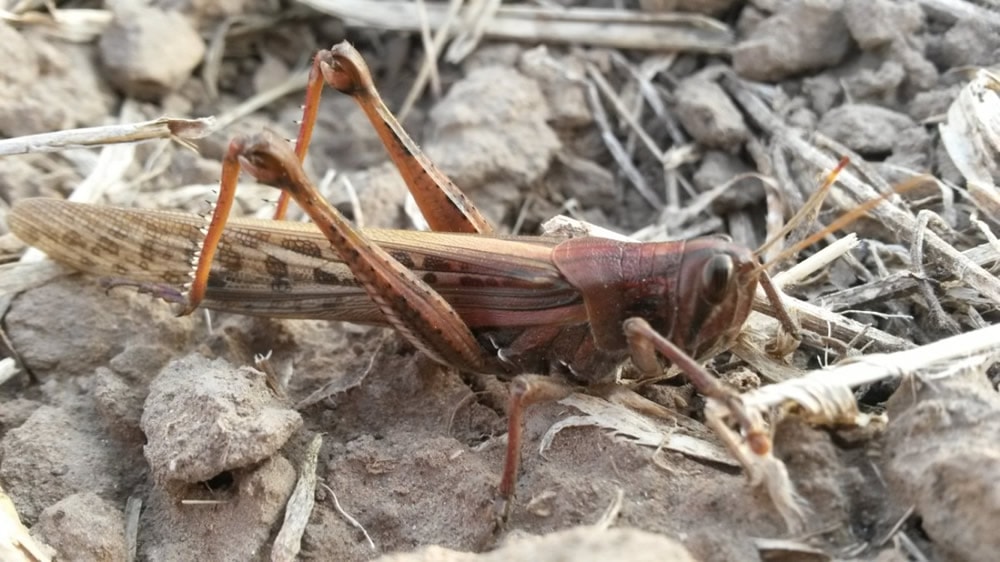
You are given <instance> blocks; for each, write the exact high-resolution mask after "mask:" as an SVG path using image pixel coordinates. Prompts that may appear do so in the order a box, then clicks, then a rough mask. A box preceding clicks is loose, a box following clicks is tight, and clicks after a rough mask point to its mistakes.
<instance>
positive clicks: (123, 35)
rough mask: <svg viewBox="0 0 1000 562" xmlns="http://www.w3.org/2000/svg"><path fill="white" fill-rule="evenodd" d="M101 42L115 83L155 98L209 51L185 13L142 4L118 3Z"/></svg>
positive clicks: (177, 82)
mask: <svg viewBox="0 0 1000 562" xmlns="http://www.w3.org/2000/svg"><path fill="white" fill-rule="evenodd" d="M98 46H99V48H100V54H101V61H102V62H103V64H104V67H105V69H107V75H108V78H109V79H110V80H111V82H112V83H113V84H114V85H115V86H116V87H117V88H118V89H120V90H121V91H123V92H124V93H125V94H126V95H128V96H131V97H135V98H138V99H142V100H150V101H156V100H158V99H160V98H162V97H163V96H165V95H166V94H167V93H168V92H170V91H172V90H176V89H177V88H179V87H180V86H181V84H183V83H184V81H185V80H187V79H188V78H189V77H190V76H191V71H193V70H194V68H195V67H196V66H198V65H199V64H200V63H201V61H202V59H203V58H204V56H205V42H204V41H203V40H202V38H201V35H199V34H198V30H196V29H195V28H194V26H193V25H191V22H189V21H188V19H187V18H186V17H184V15H182V14H181V13H179V12H165V11H163V10H161V9H159V8H154V7H149V6H141V5H129V6H128V7H124V6H119V8H118V9H117V10H115V18H114V20H113V21H112V24H111V26H110V27H108V29H107V31H105V32H104V33H103V34H102V35H101V39H100V42H99V43H98ZM168 53H169V54H168Z"/></svg>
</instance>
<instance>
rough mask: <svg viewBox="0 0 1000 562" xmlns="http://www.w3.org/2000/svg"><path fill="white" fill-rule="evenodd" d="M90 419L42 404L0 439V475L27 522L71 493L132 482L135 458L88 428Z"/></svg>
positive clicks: (105, 490) (108, 490) (110, 491)
mask: <svg viewBox="0 0 1000 562" xmlns="http://www.w3.org/2000/svg"><path fill="white" fill-rule="evenodd" d="M93 418H94V416H87V415H85V414H83V413H80V412H76V413H74V414H70V413H69V412H68V411H66V410H63V409H59V408H54V407H52V406H42V407H41V408H38V409H37V410H35V412H34V413H33V414H32V415H31V417H30V418H28V421H26V422H24V424H22V425H21V426H20V427H18V428H15V429H12V430H11V431H9V432H8V433H7V435H5V436H4V438H3V441H2V442H0V451H2V455H0V458H2V459H3V464H0V480H2V481H3V483H4V489H5V490H6V491H7V493H8V494H9V495H10V497H11V498H13V500H14V504H15V505H16V506H17V508H18V512H19V513H20V514H21V516H22V518H23V519H24V520H25V521H26V522H27V523H29V524H30V523H32V522H34V521H35V519H36V518H37V517H38V516H39V514H40V513H41V512H42V510H44V509H45V508H47V507H49V506H51V505H52V504H54V503H56V502H57V501H59V500H62V499H63V498H65V497H67V496H70V495H72V494H75V493H78V492H91V493H95V494H98V495H100V496H102V497H109V496H113V495H114V494H115V493H119V492H120V491H121V490H123V489H128V488H130V487H131V486H132V485H134V483H131V482H130V480H132V479H134V477H135V476H136V475H137V473H136V470H137V469H136V466H135V465H136V464H137V463H135V462H133V461H134V460H137V459H138V457H135V458H133V457H132V455H130V454H128V453H127V452H126V451H124V450H122V449H120V448H119V447H117V446H116V445H115V443H114V442H113V441H112V440H109V439H108V438H107V436H106V435H104V434H101V433H97V432H96V431H94V429H95V425H94V423H93ZM127 475H130V476H127Z"/></svg>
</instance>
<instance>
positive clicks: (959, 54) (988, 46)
mask: <svg viewBox="0 0 1000 562" xmlns="http://www.w3.org/2000/svg"><path fill="white" fill-rule="evenodd" d="M931 50H932V51H933V52H934V54H933V55H932V57H931V58H932V60H933V61H934V62H935V63H936V64H937V65H938V66H939V67H940V68H954V67H961V66H990V65H992V64H994V63H995V62H996V59H997V53H998V52H1000V37H998V36H997V33H996V30H995V29H994V28H993V27H991V26H990V24H989V23H988V22H982V21H977V20H975V19H972V18H966V19H961V20H959V21H958V22H957V23H956V24H955V25H954V26H952V28H951V29H949V30H948V31H947V32H946V33H945V34H944V35H943V36H941V37H940V38H939V42H938V44H937V48H935V49H931Z"/></svg>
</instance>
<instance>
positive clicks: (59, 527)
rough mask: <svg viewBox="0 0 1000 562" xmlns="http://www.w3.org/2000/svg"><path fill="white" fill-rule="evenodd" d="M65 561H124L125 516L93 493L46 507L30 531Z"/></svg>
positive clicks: (76, 495) (74, 495)
mask: <svg viewBox="0 0 1000 562" xmlns="http://www.w3.org/2000/svg"><path fill="white" fill-rule="evenodd" d="M31 532H32V533H38V535H40V536H41V538H42V539H43V540H44V541H45V542H46V543H48V544H49V545H50V546H52V547H53V548H55V549H56V551H58V552H59V553H60V555H61V557H65V559H66V560H78V561H80V562H87V561H91V560H93V561H94V562H105V561H109V560H125V559H126V546H125V516H124V515H123V514H122V512H121V510H120V509H118V508H116V507H115V506H114V505H112V504H111V503H110V502H108V501H105V500H103V499H101V497H100V496H98V495H97V494H94V493H93V492H81V493H79V494H73V495H72V496H69V497H67V498H64V499H62V500H60V501H59V502H57V503H55V504H53V505H51V506H49V507H47V508H46V509H45V511H43V512H42V514H41V516H39V518H38V524H37V525H35V526H34V527H32V528H31Z"/></svg>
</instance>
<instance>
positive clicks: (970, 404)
mask: <svg viewBox="0 0 1000 562" xmlns="http://www.w3.org/2000/svg"><path fill="white" fill-rule="evenodd" d="M998 409H1000V396H998V395H997V393H996V391H995V390H994V389H993V388H992V386H991V385H990V383H989V381H988V380H987V378H986V376H985V374H984V373H983V372H981V371H980V372H970V373H966V374H964V375H955V376H953V377H951V378H948V379H937V380H934V381H933V382H930V383H921V382H919V381H916V380H913V379H911V380H910V381H909V382H908V383H904V384H903V385H901V386H900V388H899V390H897V391H896V393H895V394H894V395H893V396H892V398H890V400H889V402H888V414H889V420H890V421H889V427H888V431H887V433H886V435H885V452H884V456H883V457H882V470H883V474H885V477H886V480H887V482H888V484H889V486H890V488H891V489H892V490H893V491H894V492H895V493H896V494H897V497H896V501H895V503H896V505H897V507H898V508H899V509H900V510H903V509H906V508H907V507H910V506H912V507H913V508H914V509H915V512H914V515H915V516H916V517H919V518H920V519H921V525H920V527H921V529H922V530H923V531H924V532H925V533H926V534H927V536H928V537H929V538H930V539H931V541H933V543H932V544H933V547H934V550H935V551H936V554H937V555H936V556H933V558H937V559H940V560H992V559H993V558H995V557H996V553H997V552H1000V534H998V533H997V532H996V525H995V523H996V522H997V521H1000V488H998V487H997V485H996V483H997V481H998V480H1000V446H998V443H997V439H996V436H997V435H998V434H1000V417H997V415H996V412H997V410H998Z"/></svg>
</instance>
